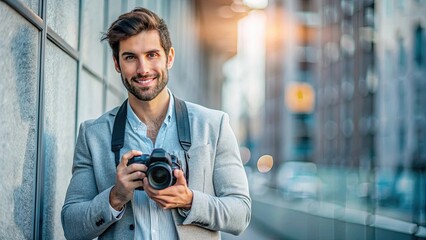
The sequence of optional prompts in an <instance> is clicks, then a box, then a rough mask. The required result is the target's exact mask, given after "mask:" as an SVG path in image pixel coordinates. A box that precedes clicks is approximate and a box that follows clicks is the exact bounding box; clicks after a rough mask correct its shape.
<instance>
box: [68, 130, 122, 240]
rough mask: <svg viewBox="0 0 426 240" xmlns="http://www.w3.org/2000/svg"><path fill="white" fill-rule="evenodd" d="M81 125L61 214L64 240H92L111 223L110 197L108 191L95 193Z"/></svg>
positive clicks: (89, 156) (85, 132)
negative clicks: (65, 239)
mask: <svg viewBox="0 0 426 240" xmlns="http://www.w3.org/2000/svg"><path fill="white" fill-rule="evenodd" d="M88 125H90V124H89V123H88V122H84V123H82V124H81V125H80V130H79V134H78V137H77V143H76V148H75V152H74V160H73V170H72V171H73V174H72V178H71V182H70V184H69V186H68V190H67V193H66V197H65V202H64V205H63V207H62V211H61V221H62V227H63V229H64V233H65V237H66V238H67V239H93V238H96V237H97V236H99V235H100V234H102V232H104V231H105V230H106V229H107V228H108V227H109V226H110V225H111V224H112V223H114V222H116V221H117V219H115V218H114V217H113V216H112V213H111V209H110V204H109V193H110V190H111V188H108V189H106V190H104V191H102V192H100V193H99V192H98V189H97V184H96V180H95V173H94V170H93V162H92V158H91V153H90V149H89V147H88V144H87V136H86V135H87V127H88Z"/></svg>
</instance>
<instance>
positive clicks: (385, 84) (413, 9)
mask: <svg viewBox="0 0 426 240" xmlns="http://www.w3.org/2000/svg"><path fill="white" fill-rule="evenodd" d="M375 12H376V18H375V19H376V35H375V41H376V43H377V44H376V45H377V51H376V54H377V69H378V73H379V81H378V82H377V83H375V85H376V86H377V91H376V92H377V94H376V95H377V97H376V102H377V104H376V106H377V111H376V116H377V120H378V123H377V130H378V131H377V141H376V145H377V176H378V178H377V181H381V182H387V183H388V185H389V187H388V189H389V191H383V190H381V191H379V192H378V196H377V197H378V200H379V201H380V203H381V204H382V205H383V206H392V207H395V208H400V209H401V208H408V209H409V211H411V214H409V217H406V218H408V220H412V221H414V222H415V223H418V224H421V225H423V226H424V225H425V224H426V205H425V200H426V196H425V192H426V182H425V180H424V174H425V167H426V148H425V146H426V108H425V103H426V98H425V94H426V62H425V61H426V33H425V26H426V16H425V14H424V13H425V12H426V1H397V2H394V3H393V2H390V1H384V0H382V1H377V3H376V11H375ZM407 181H408V182H409V183H410V184H408V185H406V186H404V187H401V184H402V183H403V182H407ZM378 190H380V189H378Z"/></svg>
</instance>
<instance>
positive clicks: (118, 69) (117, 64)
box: [112, 56, 121, 73]
mask: <svg viewBox="0 0 426 240" xmlns="http://www.w3.org/2000/svg"><path fill="white" fill-rule="evenodd" d="M112 60H114V67H115V71H117V72H118V73H121V68H120V64H119V63H118V61H117V59H116V58H115V57H114V56H112Z"/></svg>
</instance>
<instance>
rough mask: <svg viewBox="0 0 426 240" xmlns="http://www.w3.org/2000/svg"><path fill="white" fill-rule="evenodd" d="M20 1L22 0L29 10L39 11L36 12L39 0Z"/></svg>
mask: <svg viewBox="0 0 426 240" xmlns="http://www.w3.org/2000/svg"><path fill="white" fill-rule="evenodd" d="M21 2H23V3H24V4H25V5H27V6H28V7H29V8H30V9H31V10H33V12H35V13H37V14H38V13H39V12H38V6H39V2H40V1H39V0H21Z"/></svg>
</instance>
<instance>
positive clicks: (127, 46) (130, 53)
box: [114, 30, 174, 101]
mask: <svg viewBox="0 0 426 240" xmlns="http://www.w3.org/2000/svg"><path fill="white" fill-rule="evenodd" d="M118 58H119V59H118V61H117V59H115V58H114V64H115V69H116V70H117V72H119V73H120V74H121V79H122V81H123V84H124V86H125V87H126V89H127V91H129V97H132V96H134V97H136V98H137V99H139V100H141V101H151V100H153V99H155V98H156V97H157V96H158V95H159V94H160V93H161V92H162V91H166V90H165V86H166V85H167V83H168V81H169V79H168V78H169V76H168V69H170V68H171V67H172V65H173V60H174V49H173V48H171V49H170V51H169V53H168V55H166V53H165V51H164V49H163V47H162V46H161V43H160V36H159V33H158V31H156V30H151V31H142V32H141V33H139V34H137V35H134V36H132V37H129V38H128V39H126V40H122V41H120V44H119V54H118Z"/></svg>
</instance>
